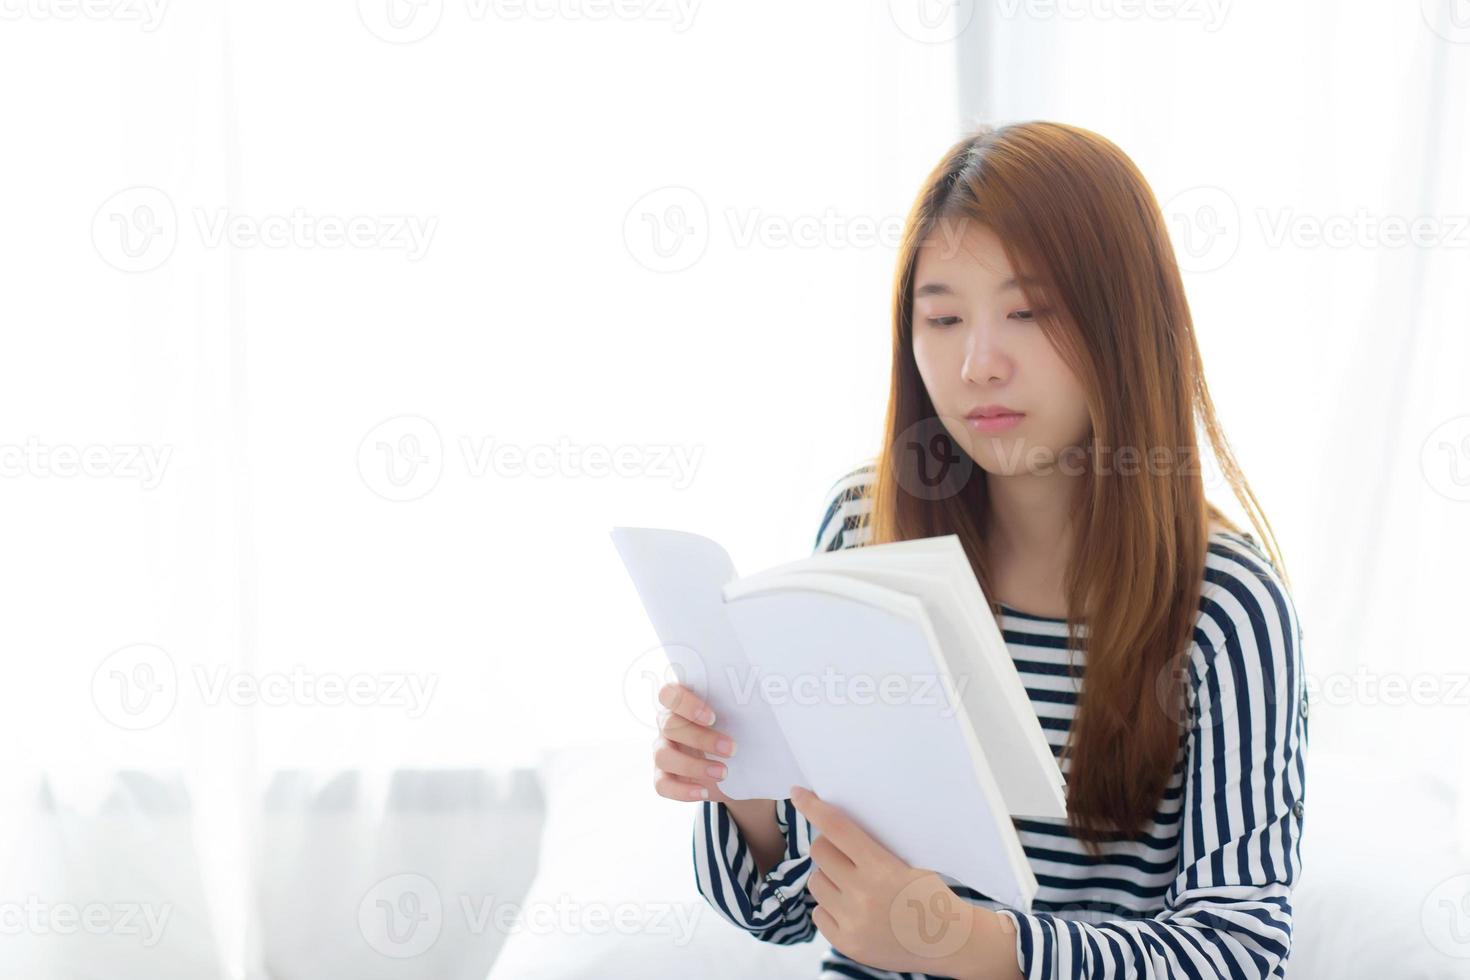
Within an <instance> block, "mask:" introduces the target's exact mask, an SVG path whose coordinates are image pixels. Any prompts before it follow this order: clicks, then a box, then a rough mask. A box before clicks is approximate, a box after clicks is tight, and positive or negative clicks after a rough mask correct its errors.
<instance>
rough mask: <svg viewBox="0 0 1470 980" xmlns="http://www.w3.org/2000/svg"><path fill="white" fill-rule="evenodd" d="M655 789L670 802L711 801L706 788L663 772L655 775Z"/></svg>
mask: <svg viewBox="0 0 1470 980" xmlns="http://www.w3.org/2000/svg"><path fill="white" fill-rule="evenodd" d="M653 789H654V791H655V792H656V793H658V795H659V796H662V797H664V798H665V799H669V800H707V799H709V790H708V789H706V788H705V787H703V786H700V785H699V784H697V783H691V782H689V781H688V780H687V779H680V778H679V777H678V776H671V775H669V774H668V773H666V772H663V771H659V772H657V773H655V774H654V780H653Z"/></svg>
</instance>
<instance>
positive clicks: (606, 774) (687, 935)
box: [488, 735, 831, 980]
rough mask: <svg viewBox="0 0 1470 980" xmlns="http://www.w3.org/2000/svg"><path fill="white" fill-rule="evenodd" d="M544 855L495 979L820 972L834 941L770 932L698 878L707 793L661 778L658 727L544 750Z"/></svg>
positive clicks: (781, 977) (714, 977) (711, 978)
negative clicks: (741, 923)
mask: <svg viewBox="0 0 1470 980" xmlns="http://www.w3.org/2000/svg"><path fill="white" fill-rule="evenodd" d="M540 772H541V775H542V779H543V790H544V794H545V798H546V825H545V829H544V831H543V833H542V838H541V860H540V864H539V865H538V867H537V870H536V877H535V879H534V880H533V881H532V882H531V887H530V889H529V890H528V892H527V894H526V896H525V898H524V900H523V901H522V903H521V908H520V910H519V914H517V915H516V917H515V920H514V922H513V923H512V924H510V926H509V931H510V935H509V936H508V937H507V939H506V942H505V945H504V947H502V949H501V951H500V955H499V956H498V957H497V958H496V960H495V965H494V967H493V968H492V969H491V970H490V976H489V978H488V980H594V978H595V980H623V978H627V980H659V978H669V980H673V978H680V980H683V978H686V977H692V976H697V977H701V978H706V980H749V978H750V977H757V976H758V977H769V978H772V980H788V978H789V980H812V978H813V977H815V976H817V974H818V973H819V972H820V963H821V959H822V957H823V956H824V955H826V953H827V952H828V950H829V949H830V948H831V947H830V945H829V944H828V943H827V941H826V940H824V939H823V938H822V937H821V935H820V934H819V935H817V936H816V937H815V938H814V939H813V941H812V942H809V943H798V944H796V945H793V946H780V945H776V944H773V943H763V942H761V941H760V940H758V939H756V938H755V937H754V936H752V935H751V934H750V933H748V932H745V931H744V930H742V929H740V928H738V927H737V926H735V925H734V924H733V923H731V922H729V921H728V920H726V919H724V918H721V917H720V915H719V913H717V912H716V911H715V910H714V908H712V907H711V906H710V905H709V904H708V903H707V902H706V901H705V900H704V898H703V897H702V896H701V895H700V894H699V891H698V889H697V888H696V887H695V884H694V865H693V858H692V856H691V854H692V851H691V842H692V839H693V833H694V821H695V816H696V814H697V812H698V805H697V804H695V803H692V802H690V803H681V802H678V801H675V800H665V799H663V798H662V797H660V796H658V795H657V794H656V793H655V792H654V789H653V775H654V773H653V736H652V735H650V736H649V738H648V739H646V740H643V739H635V740H632V741H622V742H617V743H613V744H606V743H605V744H601V745H578V746H567V747H563V748H559V749H555V750H552V751H550V752H548V753H546V754H545V755H544V756H543V759H542V762H541V769H540Z"/></svg>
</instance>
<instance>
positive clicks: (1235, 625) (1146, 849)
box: [693, 464, 1307, 980]
mask: <svg viewBox="0 0 1470 980" xmlns="http://www.w3.org/2000/svg"><path fill="white" fill-rule="evenodd" d="M872 478H873V468H872V465H871V464H869V465H867V466H864V467H860V468H858V469H856V470H853V471H852V472H850V473H848V474H847V475H846V476H844V477H843V478H842V479H841V480H839V481H838V482H837V483H836V484H835V485H834V488H833V496H832V500H831V503H830V504H829V506H828V508H827V510H826V512H825V514H824V516H823V519H822V522H821V527H820V530H819V531H818V533H817V538H816V542H815V551H819V552H820V551H835V550H837V549H840V548H850V547H858V546H861V545H863V544H865V543H867V541H868V539H869V537H870V533H869V532H870V529H869V528H867V527H865V526H862V520H863V516H864V515H865V514H866V513H867V511H868V510H870V509H871V501H870V500H868V499H866V496H865V493H864V491H865V490H866V488H867V486H868V485H869V484H870V483H871V481H872ZM1000 626H1001V633H1002V635H1003V636H1004V638H1005V642H1006V647H1007V649H1008V650H1009V651H1010V654H1011V659H1012V662H1013V663H1014V664H1015V666H1016V670H1017V671H1018V672H1019V674H1020V676H1021V680H1022V682H1023V683H1024V685H1025V688H1026V692H1027V694H1028V695H1029V696H1030V699H1031V704H1032V706H1033V707H1034V708H1035V709H1036V715H1037V717H1038V718H1039V719H1040V721H1041V728H1042V731H1043V732H1045V734H1046V737H1047V740H1048V742H1049V743H1050V744H1051V747H1052V752H1053V754H1055V755H1056V756H1057V757H1058V758H1060V757H1061V750H1062V746H1063V744H1064V743H1065V741H1066V738H1067V733H1068V730H1069V729H1070V727H1071V723H1072V717H1073V715H1074V713H1075V709H1076V705H1077V697H1078V693H1079V692H1080V690H1081V686H1080V682H1081V680H1082V679H1083V678H1085V665H1086V658H1085V647H1084V650H1079V651H1077V652H1076V653H1075V655H1074V657H1073V660H1074V662H1075V664H1076V668H1075V670H1073V671H1072V672H1069V670H1068V665H1067V663H1068V651H1067V649H1066V647H1067V624H1066V621H1065V620H1063V619H1054V618H1050V617H1046V616H1036V615H1031V614H1028V613H1024V612H1021V611H1019V610H1016V609H1013V608H1011V607H1010V606H1006V605H1004V604H1002V606H1001V619H1000ZM1082 637H1083V639H1084V640H1085V638H1086V630H1085V628H1084V629H1083V631H1082ZM1301 637H1302V632H1301V627H1300V625H1299V624H1298V621H1297V616H1296V610H1295V607H1294V606H1293V604H1292V600H1291V596H1290V595H1289V593H1288V592H1287V590H1286V588H1285V585H1284V583H1283V582H1282V580H1281V578H1280V577H1279V573H1278V571H1277V569H1276V567H1275V566H1274V565H1273V564H1272V563H1271V562H1270V560H1269V559H1268V558H1267V556H1266V555H1265V554H1264V553H1263V552H1262V551H1261V549H1260V548H1259V546H1258V545H1257V543H1256V541H1255V539H1254V538H1253V537H1252V536H1251V535H1249V534H1245V535H1237V534H1234V533H1230V532H1225V531H1217V532H1214V533H1213V534H1211V536H1210V542H1209V552H1208V555H1207V558H1206V561H1205V575H1204V582H1203V586H1202V588H1201V594H1200V604H1199V616H1198V618H1197V620H1196V621H1195V626H1194V635H1193V639H1192V642H1191V644H1190V649H1189V661H1188V675H1189V684H1188V690H1189V701H1188V706H1189V724H1188V725H1187V726H1185V728H1184V730H1183V731H1182V732H1181V737H1180V748H1179V756H1178V761H1177V762H1176V764H1175V766H1174V771H1173V775H1172V776H1171V778H1170V780H1169V783H1168V787H1167V789H1166V791H1165V792H1164V795H1163V798H1162V799H1161V800H1160V801H1159V805H1158V807H1157V810H1156V812H1155V814H1154V815H1153V817H1152V819H1151V820H1150V822H1149V823H1148V824H1147V826H1145V827H1144V828H1143V830H1142V831H1141V832H1140V833H1139V834H1136V835H1134V836H1132V837H1126V838H1125V837H1123V836H1122V835H1117V836H1115V837H1114V838H1112V839H1109V840H1107V841H1105V842H1104V843H1103V844H1102V853H1101V855H1100V856H1098V857H1093V856H1092V855H1090V854H1088V853H1086V851H1084V849H1083V847H1082V844H1081V843H1080V842H1079V841H1078V840H1077V839H1076V838H1074V837H1073V836H1072V835H1071V834H1070V833H1069V832H1068V830H1067V827H1066V821H1065V820H1062V819H1023V818H1019V817H1013V818H1012V822H1013V823H1014V825H1015V827H1016V830H1017V833H1018V834H1019V836H1020V839H1021V844H1022V847H1023V848H1024V849H1025V853H1026V857H1027V860H1028V862H1029V864H1030V866H1031V869H1032V871H1033V873H1034V874H1035V875H1036V880H1037V884H1038V886H1039V890H1038V892H1037V895H1036V898H1035V900H1034V901H1033V903H1032V908H1031V911H1030V913H1023V912H1019V911H1015V910H1013V909H1010V908H1008V907H1006V906H1004V905H1002V904H1000V903H997V902H996V901H994V900H992V899H990V898H988V897H987V896H985V895H984V894H982V893H980V892H978V891H975V890H974V889H970V888H964V887H959V888H956V889H955V890H956V891H957V892H958V893H959V894H960V895H961V896H962V897H963V898H965V899H966V900H968V901H971V902H974V903H975V904H978V905H981V906H983V907H985V908H988V909H991V910H992V911H996V912H999V913H1000V914H1002V915H1007V916H1010V917H1011V918H1012V919H1013V920H1014V922H1015V924H1016V963H1017V965H1018V966H1019V967H1020V971H1021V973H1022V974H1023V975H1024V976H1025V977H1026V978H1027V980H1042V978H1048V980H1050V978H1070V980H1082V978H1103V977H1107V978H1142V977H1149V978H1178V980H1183V978H1215V977H1220V978H1227V977H1228V978H1232V980H1241V978H1262V977H1284V976H1285V975H1286V964H1287V959H1288V957H1289V954H1290V952H1291V919H1292V914H1291V890H1292V888H1293V887H1294V886H1295V883H1296V881H1297V879H1298V877H1299V875H1300V874H1301V831H1302V798H1303V795H1304V794H1303V791H1304V786H1305V781H1306V767H1305V761H1306V760H1305V752H1306V748H1307V710H1306V709H1307V703H1306V697H1305V680H1304V665H1303V660H1302V652H1301ZM1074 649H1075V648H1074ZM1074 675H1075V676H1076V679H1075V680H1074ZM1069 763H1070V759H1063V760H1062V761H1061V765H1062V771H1063V774H1064V775H1065V774H1067V771H1068V769H1069ZM776 819H777V824H778V825H779V827H780V829H781V831H782V833H783V834H784V835H785V840H786V847H785V853H784V854H783V855H782V857H781V859H780V861H779V862H778V863H777V864H776V866H775V867H774V868H772V869H771V870H770V871H769V872H768V873H767V874H766V875H764V876H760V875H758V874H757V872H756V869H755V866H754V862H753V860H752V857H751V854H750V851H749V848H748V847H747V846H746V842H745V841H744V840H743V839H742V835H741V833H740V829H739V827H738V825H737V824H736V823H735V821H734V820H733V819H732V818H731V816H730V813H729V810H728V808H727V807H726V806H725V805H724V804H723V803H714V802H709V801H706V802H703V803H701V804H700V805H699V812H698V815H697V819H696V821H695V826H694V835H693V857H694V868H695V877H696V882H697V885H698V888H699V891H700V894H702V895H703V896H704V897H705V899H706V900H707V901H708V902H709V903H710V905H711V906H712V907H713V908H714V909H715V911H716V912H717V913H718V914H720V915H721V916H723V917H724V918H726V919H728V920H729V921H730V922H732V923H734V924H735V925H736V926H739V927H740V928H742V929H745V930H747V931H749V932H750V933H752V934H753V935H754V936H755V937H756V938H757V939H760V940H762V941H764V942H770V943H782V944H788V943H800V942H808V941H810V940H811V939H812V938H813V937H814V936H815V935H816V934H817V929H816V926H815V924H814V923H813V922H812V915H811V913H812V909H813V908H814V907H815V906H816V900H815V899H814V898H813V897H812V896H811V893H810V892H808V891H807V889H806V880H807V878H808V876H809V875H810V873H811V871H812V862H811V859H810V857H809V852H810V848H811V825H810V824H809V823H808V822H807V820H806V818H805V817H803V816H802V815H801V814H800V813H798V812H797V811H796V809H795V808H794V807H793V805H792V803H791V801H790V800H778V801H777V803H776ZM844 977H869V978H886V980H899V978H904V980H921V978H927V977H928V975H927V974H920V973H894V972H891V971H887V970H878V969H875V968H872V967H867V966H864V965H862V964H860V963H858V962H856V961H854V960H852V959H850V958H848V957H847V956H845V955H843V954H842V953H841V952H839V951H838V950H836V949H833V950H832V951H831V953H830V954H829V955H828V956H826V957H825V958H824V959H823V961H822V973H821V974H820V980H837V978H844Z"/></svg>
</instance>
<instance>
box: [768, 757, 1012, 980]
mask: <svg viewBox="0 0 1470 980" xmlns="http://www.w3.org/2000/svg"><path fill="white" fill-rule="evenodd" d="M791 802H792V803H793V804H794V805H795V806H796V809H797V810H798V811H800V812H801V815H802V816H804V817H806V819H807V820H809V821H810V822H811V824H812V827H813V828H815V830H816V831H817V832H818V833H819V834H820V836H814V837H813V839H812V846H811V858H812V863H813V864H814V865H815V866H816V867H815V869H814V870H813V871H812V873H811V876H810V877H809V878H808V879H807V889H808V890H809V891H810V892H811V894H812V897H813V898H815V899H816V900H817V907H816V908H815V909H814V910H813V911H812V921H813V923H814V924H815V925H816V927H817V930H818V931H819V932H821V934H822V935H823V936H824V937H826V939H827V941H828V942H830V943H831V944H832V946H833V947H834V948H835V949H837V950H838V951H839V952H841V953H843V954H844V955H846V956H849V957H851V958H852V959H854V960H857V961H858V962H859V963H863V964H865V965H867V966H872V967H876V968H878V969H880V970H896V971H899V972H909V973H935V974H941V975H943V976H951V977H972V976H982V975H984V974H983V973H982V972H980V971H981V970H982V969H983V964H984V962H985V960H984V956H985V954H984V953H982V950H981V947H982V946H983V945H985V944H986V943H990V945H991V948H992V949H994V937H995V936H996V935H997V934H1004V931H1005V925H1003V923H1004V924H1008V922H1009V920H1007V919H1005V917H1004V916H1000V915H996V914H995V913H993V912H991V911H990V910H988V909H985V908H982V907H980V906H977V905H973V904H971V903H970V902H967V901H965V900H964V899H963V898H961V897H960V896H959V895H958V894H957V893H956V892H955V891H954V890H953V889H952V888H950V887H949V886H948V885H946V884H945V883H944V881H943V879H941V878H940V877H939V875H938V874H937V873H935V872H933V871H929V870H926V869H923V868H915V867H913V866H912V865H908V864H905V863H904V862H903V861H901V860H900V859H899V858H898V856H897V855H895V854H894V853H893V852H892V851H890V850H888V849H887V848H886V847H884V846H883V845H882V844H879V843H878V842H877V841H876V840H874V839H873V838H872V837H871V836H869V834H868V833H867V832H866V831H864V830H863V829H862V828H861V827H859V826H858V825H857V824H856V823H854V822H853V821H852V819H851V818H850V817H848V816H847V814H845V813H843V812H842V811H841V810H840V809H838V808H837V807H835V806H833V805H832V804H830V803H828V802H826V801H825V800H822V799H821V798H819V797H818V796H817V795H816V794H815V793H813V792H812V791H811V790H808V789H806V788H804V787H800V786H794V787H792V790H791ZM985 916H988V917H990V918H989V919H986V918H984V917H985ZM1012 935H1013V934H1012ZM1013 941H1014V940H1011V941H1010V942H1013ZM1007 948H1008V947H1007ZM1000 953H1005V948H1002V949H1001V950H1000ZM997 955H998V954H997ZM1013 955H1014V954H1006V958H1005V960H1004V961H1003V962H1012V963H1013V962H1014V959H1013ZM992 958H995V957H994V956H993V957H992ZM996 975H1000V974H996Z"/></svg>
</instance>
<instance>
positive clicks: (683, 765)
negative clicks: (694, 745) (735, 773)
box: [653, 739, 727, 783]
mask: <svg viewBox="0 0 1470 980" xmlns="http://www.w3.org/2000/svg"><path fill="white" fill-rule="evenodd" d="M653 764H654V765H655V766H657V767H658V768H659V769H661V770H663V771H664V772H666V773H669V774H670V775H672V776H682V777H684V778H685V779H688V780H691V781H695V782H702V783H708V782H709V781H711V780H713V781H716V782H718V781H719V780H721V779H724V778H725V774H726V771H727V770H726V768H725V764H724V763H723V762H719V761H716V760H710V759H705V758H703V757H701V756H699V755H695V754H693V753H691V752H687V751H684V750H683V749H681V748H680V747H679V746H677V745H674V744H673V743H672V742H670V741H669V740H668V739H664V740H663V744H661V745H660V746H659V747H658V749H657V750H655V751H654V753H653Z"/></svg>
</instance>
